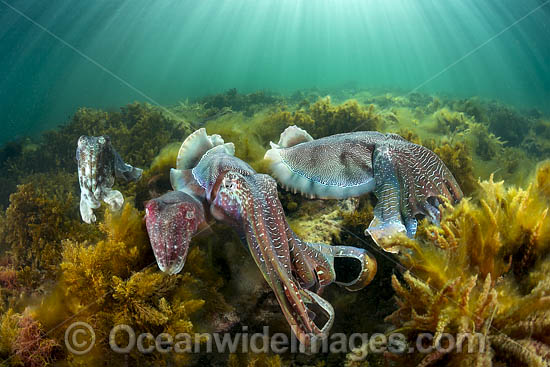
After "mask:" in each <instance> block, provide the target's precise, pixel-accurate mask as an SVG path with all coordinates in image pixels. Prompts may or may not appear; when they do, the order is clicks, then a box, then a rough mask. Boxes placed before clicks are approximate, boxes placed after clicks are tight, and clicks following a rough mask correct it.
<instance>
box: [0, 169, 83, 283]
mask: <svg viewBox="0 0 550 367" xmlns="http://www.w3.org/2000/svg"><path fill="white" fill-rule="evenodd" d="M50 180H51V181H49V180H46V181H48V182H50V184H49V185H48V183H47V182H45V178H44V177H43V176H42V175H38V176H33V177H31V179H30V180H29V181H30V182H31V183H27V184H23V185H20V186H18V190H17V192H15V193H13V194H12V195H11V196H10V206H9V207H8V209H7V210H6V212H5V214H4V215H3V216H2V217H0V246H1V248H2V250H3V251H7V252H8V256H9V257H10V259H12V260H11V261H12V262H13V266H14V267H15V269H17V270H23V269H25V268H27V267H28V268H29V271H31V272H32V273H34V274H35V276H33V277H35V278H37V279H38V280H39V281H43V280H44V279H46V278H48V279H53V278H55V276H56V271H57V266H58V264H59V263H60V261H61V241H62V240H65V239H68V238H73V239H83V238H86V237H93V230H91V229H90V228H87V227H86V226H84V225H83V224H82V223H81V221H80V220H79V218H78V217H77V214H76V213H77V212H76V210H75V203H76V200H75V199H74V195H73V193H72V191H73V188H72V185H71V182H73V183H74V182H75V181H74V180H73V177H66V176H65V175H58V176H53V177H51V178H50ZM57 180H59V184H58V185H55V184H54V185H52V182H56V181H57ZM22 224H23V225H22ZM33 277H31V278H33ZM18 278H19V280H24V279H29V278H28V277H21V276H19V277H18ZM21 285H22V286H24V287H27V288H28V289H31V288H35V287H36V285H37V284H36V283H34V282H31V283H26V282H22V284H21Z"/></svg>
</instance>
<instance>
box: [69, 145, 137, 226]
mask: <svg viewBox="0 0 550 367" xmlns="http://www.w3.org/2000/svg"><path fill="white" fill-rule="evenodd" d="M76 161H77V163H78V182H79V184H80V215H81V216H82V220H83V221H84V222H86V223H92V222H95V221H96V217H95V214H94V212H93V210H94V209H97V208H99V207H100V206H101V201H102V200H103V201H104V202H106V203H107V204H109V206H110V207H111V209H113V210H119V209H120V208H122V204H123V203H124V197H123V196H122V194H121V193H120V191H117V190H113V189H112V187H113V185H114V183H115V177H116V178H118V179H122V180H124V181H137V180H139V178H140V177H141V173H142V172H143V170H142V169H141V168H136V167H133V166H131V165H129V164H127V163H124V161H123V160H122V158H121V157H120V155H119V154H118V153H117V151H116V150H115V148H113V146H112V145H111V139H110V138H109V137H108V136H106V135H104V136H85V135H83V136H81V137H80V138H79V139H78V146H77V148H76Z"/></svg>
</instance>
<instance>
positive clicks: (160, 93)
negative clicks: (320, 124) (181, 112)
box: [0, 0, 550, 142]
mask: <svg viewBox="0 0 550 367" xmlns="http://www.w3.org/2000/svg"><path fill="white" fill-rule="evenodd" d="M549 39H550V3H548V1H533V0H527V1H521V2H520V1H517V0H502V1H484V0H465V1H453V0H444V1H427V0H418V1H405V0H384V1H382V0H340V1H328V0H323V1H321V0H316V1H306V0H294V1H291V0H254V1H252V0H248V1H221V0H201V1H148V0H147V1H146V0H133V1H112V0H109V1H107V0H97V1H72V0H63V1H61V0H50V1H21V0H17V1H14V0H1V1H0V118H1V124H2V131H1V133H0V142H2V141H6V140H9V139H13V138H15V137H18V136H26V135H32V134H36V133H37V132H38V131H41V130H44V129H45V128H49V127H52V126H56V125H58V124H60V123H63V122H65V121H66V120H67V118H68V117H69V116H70V115H72V114H73V113H74V111H75V110H76V108H78V107H79V106H92V107H101V108H106V109H116V108H118V107H119V106H121V105H124V104H126V103H128V102H132V101H135V100H139V101H149V102H151V103H159V104H163V105H164V104H173V103H176V102H178V101H181V100H184V99H185V98H191V99H193V98H196V97H198V96H202V95H206V94H212V93H219V92H222V91H224V90H227V89H229V88H237V89H238V90H239V91H240V92H249V91H254V90H258V89H267V90H272V91H275V92H281V93H290V92H292V91H293V90H296V89H298V88H311V87H320V88H341V87H347V88H349V87H354V88H387V89H391V90H395V89H397V90H400V91H402V92H403V93H407V92H410V91H417V90H418V91H421V92H428V93H443V94H447V95H453V96H474V95H478V96H481V97H485V98H491V99H498V100H501V101H504V102H506V103H510V104H513V105H517V106H520V107H529V108H531V107H536V108H539V109H542V110H545V111H547V112H548V110H550V107H549V106H550V103H548V101H549V100H550V61H549V60H550V42H548V40H549Z"/></svg>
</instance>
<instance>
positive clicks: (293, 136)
mask: <svg viewBox="0 0 550 367" xmlns="http://www.w3.org/2000/svg"><path fill="white" fill-rule="evenodd" d="M312 140H313V138H312V137H311V135H309V134H308V132H307V131H305V130H304V129H300V128H299V127H298V126H296V125H292V126H289V127H287V128H286V129H285V131H283V132H282V133H281V137H280V138H279V143H277V145H278V146H279V147H282V148H288V147H292V146H294V145H296V144H300V143H305V142H308V141H312Z"/></svg>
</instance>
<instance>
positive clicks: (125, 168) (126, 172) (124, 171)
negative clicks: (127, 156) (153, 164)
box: [113, 148, 143, 181]
mask: <svg viewBox="0 0 550 367" xmlns="http://www.w3.org/2000/svg"><path fill="white" fill-rule="evenodd" d="M113 155H114V157H115V175H116V177H117V178H120V179H123V180H125V181H137V180H139V179H140V178H141V174H142V173H143V170H142V169H141V168H137V167H134V166H131V165H129V164H128V163H124V160H122V157H121V156H120V154H118V152H117V151H116V150H115V149H114V148H113Z"/></svg>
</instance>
